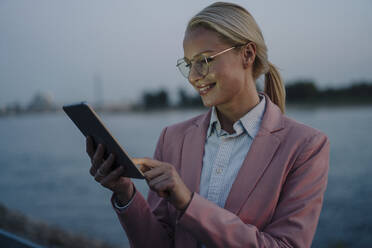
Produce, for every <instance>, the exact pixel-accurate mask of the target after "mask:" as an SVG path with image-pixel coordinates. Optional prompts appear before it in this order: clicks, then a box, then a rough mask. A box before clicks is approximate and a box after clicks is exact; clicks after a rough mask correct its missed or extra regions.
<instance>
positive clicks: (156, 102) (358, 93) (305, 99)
mask: <svg viewBox="0 0 372 248" xmlns="http://www.w3.org/2000/svg"><path fill="white" fill-rule="evenodd" d="M286 100H287V102H288V103H305V104H308V103H311V104H313V103H315V104H317V103H320V104H328V103H331V104H332V103H335V104H353V103H372V82H367V81H362V82H356V83H354V84H352V85H350V86H348V87H343V88H338V89H335V88H327V89H322V90H321V89H319V88H318V87H317V86H316V83H315V82H314V81H312V80H297V81H292V82H290V83H288V84H286ZM142 102H143V106H142V107H143V108H145V109H163V108H201V107H203V103H202V100H201V98H200V96H199V95H198V94H196V93H195V94H189V93H187V92H186V90H185V89H179V90H178V102H177V103H175V104H171V103H170V101H169V93H168V92H167V90H166V89H160V90H158V91H153V92H148V91H147V92H144V93H143V95H142Z"/></svg>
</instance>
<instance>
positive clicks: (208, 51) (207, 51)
mask: <svg viewBox="0 0 372 248" xmlns="http://www.w3.org/2000/svg"><path fill="white" fill-rule="evenodd" d="M210 52H213V50H206V51H202V52H200V53H197V54H195V55H194V56H193V57H192V59H193V58H195V57H197V56H200V55H202V54H203V53H210ZM183 58H184V60H186V61H190V59H188V58H186V57H183ZM192 59H191V60H192Z"/></svg>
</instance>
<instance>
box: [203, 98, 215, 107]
mask: <svg viewBox="0 0 372 248" xmlns="http://www.w3.org/2000/svg"><path fill="white" fill-rule="evenodd" d="M202 101H203V105H204V107H207V108H210V107H213V106H216V105H218V102H217V101H215V99H208V98H207V97H206V98H203V97H202Z"/></svg>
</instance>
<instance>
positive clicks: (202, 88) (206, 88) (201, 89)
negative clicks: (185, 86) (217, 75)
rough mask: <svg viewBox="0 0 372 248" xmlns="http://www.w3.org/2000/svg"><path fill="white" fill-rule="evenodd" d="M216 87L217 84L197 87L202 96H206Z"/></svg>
mask: <svg viewBox="0 0 372 248" xmlns="http://www.w3.org/2000/svg"><path fill="white" fill-rule="evenodd" d="M215 85H216V83H211V84H208V85H205V84H202V85H200V86H197V89H198V91H199V94H200V95H206V94H207V93H208V92H209V91H210V90H211V89H213V88H214V86H215Z"/></svg>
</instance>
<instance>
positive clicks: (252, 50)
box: [242, 42, 256, 69]
mask: <svg viewBox="0 0 372 248" xmlns="http://www.w3.org/2000/svg"><path fill="white" fill-rule="evenodd" d="M242 58H243V67H244V69H247V68H249V67H252V66H253V63H254V60H255V59H256V44H254V43H253V42H249V43H248V44H246V45H244V46H243V48H242Z"/></svg>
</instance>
